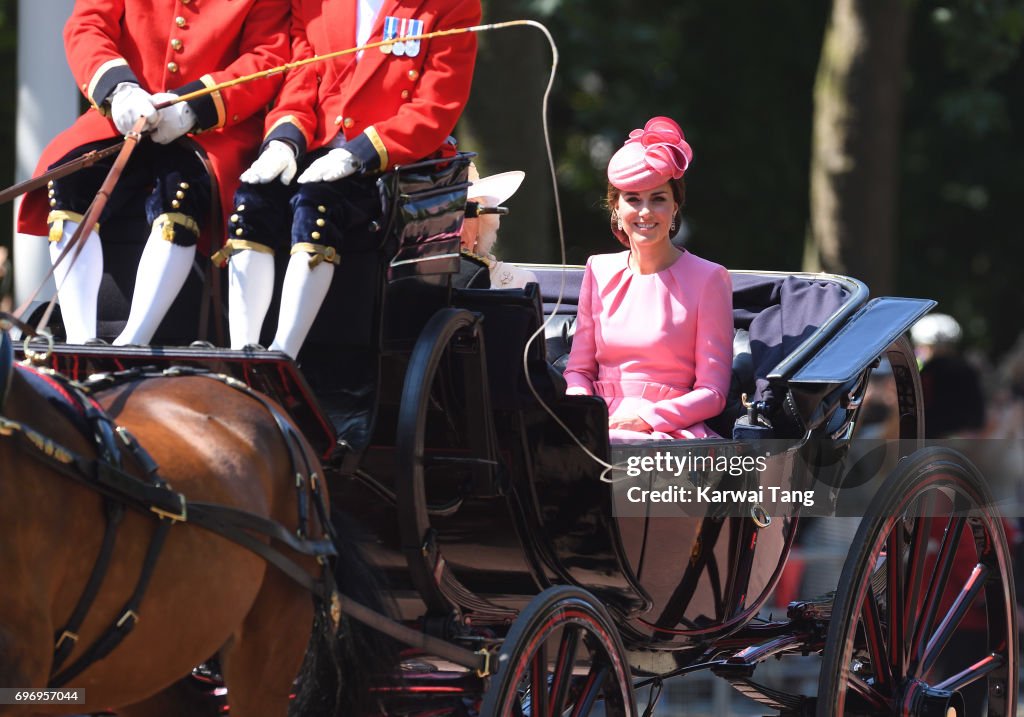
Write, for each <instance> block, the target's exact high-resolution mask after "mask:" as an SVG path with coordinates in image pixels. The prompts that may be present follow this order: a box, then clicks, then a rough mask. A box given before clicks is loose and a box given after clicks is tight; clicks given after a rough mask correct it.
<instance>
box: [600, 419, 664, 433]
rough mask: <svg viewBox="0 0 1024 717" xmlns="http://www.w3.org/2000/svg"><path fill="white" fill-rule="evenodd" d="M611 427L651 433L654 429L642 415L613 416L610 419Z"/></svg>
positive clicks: (609, 425)
mask: <svg viewBox="0 0 1024 717" xmlns="http://www.w3.org/2000/svg"><path fill="white" fill-rule="evenodd" d="M608 427H609V428H621V429H623V430H625V431H636V432H637V433H651V432H652V431H653V430H654V429H653V428H651V424H649V423H648V422H647V421H645V420H644V419H642V418H640V416H611V417H609V419H608Z"/></svg>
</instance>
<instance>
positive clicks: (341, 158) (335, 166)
mask: <svg viewBox="0 0 1024 717" xmlns="http://www.w3.org/2000/svg"><path fill="white" fill-rule="evenodd" d="M359 167H360V162H359V160H358V159H356V157H355V155H354V154H352V153H351V152H349V151H348V150H347V149H342V148H341V147H338V148H337V149H332V150H331V151H330V152H328V153H327V154H325V155H324V156H323V157H321V158H320V159H318V160H316V161H315V162H313V164H311V165H309V166H308V167H306V171H305V172H303V173H302V174H301V175H299V184H308V183H309V182H334V181H336V180H338V179H342V178H344V177H347V176H349V175H350V174H355V172H356V170H358V169H359Z"/></svg>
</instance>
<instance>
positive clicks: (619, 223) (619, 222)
mask: <svg viewBox="0 0 1024 717" xmlns="http://www.w3.org/2000/svg"><path fill="white" fill-rule="evenodd" d="M615 226H617V227H618V228H619V231H620V232H621V231H622V217H615Z"/></svg>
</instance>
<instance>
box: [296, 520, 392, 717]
mask: <svg viewBox="0 0 1024 717" xmlns="http://www.w3.org/2000/svg"><path fill="white" fill-rule="evenodd" d="M331 522H332V523H333V524H334V528H335V532H336V541H337V543H336V545H335V547H336V549H337V551H338V556H337V558H335V559H334V561H333V563H332V566H331V567H332V570H333V573H334V579H335V581H336V582H337V585H338V590H339V591H341V592H342V593H343V594H345V595H346V596H348V597H350V598H351V599H353V600H355V601H356V602H358V603H361V604H362V605H365V606H366V607H368V608H371V609H373V610H376V611H377V612H380V613H383V614H387V613H388V609H387V606H386V604H385V598H384V595H385V593H384V590H383V586H382V585H381V583H380V580H379V579H378V577H377V576H376V575H375V574H374V571H373V570H372V569H371V567H370V565H369V563H368V562H367V561H366V559H365V558H364V557H363V555H362V551H361V550H360V547H359V541H358V540H357V530H356V525H355V523H354V521H353V519H352V518H351V517H350V516H348V515H346V514H345V513H343V512H341V511H338V510H334V511H332V521H331ZM329 609H330V606H327V605H318V607H317V610H316V616H315V618H314V625H313V635H312V637H311V639H310V643H309V647H308V648H307V650H306V656H305V658H304V660H303V663H302V668H301V670H300V672H299V678H298V685H297V689H296V694H295V699H294V700H292V703H291V708H290V709H289V714H290V715H293V716H296V717H300V716H301V717H335V715H360V714H380V713H382V710H381V709H380V708H379V706H378V705H377V698H376V696H375V694H374V691H373V687H374V686H383V685H386V684H388V683H389V682H392V681H393V680H395V679H396V677H397V675H398V669H397V668H398V647H397V646H396V644H395V642H394V641H393V640H392V639H391V638H389V637H387V636H386V635H384V634H383V633H381V632H379V631H377V630H374V629H372V628H370V627H367V626H366V625H363V624H362V623H360V622H358V621H357V620H354V619H352V618H351V617H349V616H348V615H345V614H342V618H341V623H340V625H339V626H338V628H337V630H335V628H334V625H333V623H332V620H331V617H330V614H329Z"/></svg>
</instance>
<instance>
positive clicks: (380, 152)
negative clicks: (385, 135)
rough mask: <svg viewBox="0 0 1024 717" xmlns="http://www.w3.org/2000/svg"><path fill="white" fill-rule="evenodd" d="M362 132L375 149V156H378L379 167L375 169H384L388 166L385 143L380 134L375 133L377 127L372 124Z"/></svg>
mask: <svg viewBox="0 0 1024 717" xmlns="http://www.w3.org/2000/svg"><path fill="white" fill-rule="evenodd" d="M363 134H365V135H366V137H367V138H368V139H369V140H370V144H372V145H373V148H374V149H375V150H377V156H378V157H380V167H378V168H377V169H379V170H380V171H381V172H383V171H384V170H385V169H387V168H388V148H387V145H385V144H384V140H382V139H381V138H380V135H379V134H378V133H377V129H376V128H375V127H374V126H373V125H370V126H369V127H367V128H366V129H364V130H363Z"/></svg>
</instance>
